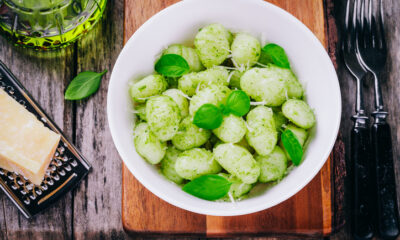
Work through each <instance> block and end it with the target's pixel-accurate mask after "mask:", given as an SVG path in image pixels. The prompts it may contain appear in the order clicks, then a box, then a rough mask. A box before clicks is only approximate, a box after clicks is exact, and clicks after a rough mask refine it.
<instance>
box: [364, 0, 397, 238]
mask: <svg viewBox="0 0 400 240" xmlns="http://www.w3.org/2000/svg"><path fill="white" fill-rule="evenodd" d="M375 5H376V4H374V3H373V2H372V1H371V0H362V3H361V28H360V29H359V32H358V35H359V37H358V41H357V49H358V55H359V58H360V60H361V62H362V64H363V66H364V67H365V68H366V69H367V70H368V71H369V72H371V73H372V75H373V77H374V92H375V94H374V95H375V111H374V112H373V113H372V116H373V117H374V123H373V125H372V129H371V136H372V151H373V159H374V164H376V170H375V181H376V185H375V191H376V192H375V194H376V201H377V227H378V231H379V234H380V235H381V237H383V238H385V239H394V238H395V237H396V236H398V235H399V219H398V207H397V197H396V196H397V195H396V182H395V175H394V170H393V153H392V140H391V133H390V126H389V124H388V123H387V122H386V118H387V115H388V113H387V112H386V111H385V109H384V104H383V99H382V93H381V87H380V81H379V78H380V73H381V71H382V70H383V68H384V66H385V63H386V58H387V46H386V40H385V33H384V25H383V7H382V0H379V1H378V4H377V5H378V6H377V8H374V6H375Z"/></svg>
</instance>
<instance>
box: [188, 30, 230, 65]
mask: <svg viewBox="0 0 400 240" xmlns="http://www.w3.org/2000/svg"><path fill="white" fill-rule="evenodd" d="M229 42H230V33H229V32H228V30H226V28H225V27H224V26H222V25H221V24H211V25H208V26H206V27H204V28H202V29H200V31H199V32H198V33H197V35H196V37H195V39H194V45H195V47H196V49H197V51H198V54H199V57H200V60H201V62H202V64H203V65H204V66H205V67H206V68H210V67H213V66H217V65H220V64H221V63H223V62H224V61H225V59H226V58H227V57H228V55H229V49H230V43H229Z"/></svg>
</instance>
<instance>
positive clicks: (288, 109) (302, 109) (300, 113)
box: [282, 99, 315, 129]
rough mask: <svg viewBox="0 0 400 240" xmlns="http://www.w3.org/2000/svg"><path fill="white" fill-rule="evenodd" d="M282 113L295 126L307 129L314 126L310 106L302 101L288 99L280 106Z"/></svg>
mask: <svg viewBox="0 0 400 240" xmlns="http://www.w3.org/2000/svg"><path fill="white" fill-rule="evenodd" d="M282 112H283V115H285V117H287V118H288V119H289V120H290V121H291V122H293V123H294V124H296V125H297V126H299V127H301V128H304V129H308V128H311V127H313V126H314V124H315V115H314V112H313V111H312V110H311V108H310V106H308V104H307V103H306V102H304V101H302V100H297V99H289V100H288V101H286V102H285V103H284V104H283V106H282Z"/></svg>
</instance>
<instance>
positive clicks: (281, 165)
mask: <svg viewBox="0 0 400 240" xmlns="http://www.w3.org/2000/svg"><path fill="white" fill-rule="evenodd" d="M256 161H257V162H258V164H259V165H260V167H261V173H260V177H259V178H258V181H260V182H271V181H276V180H280V179H282V178H283V176H284V175H285V172H286V169H287V158H286V155H285V153H284V152H283V150H282V149H281V148H280V147H278V146H275V148H274V150H273V151H272V152H271V153H270V154H269V155H267V156H261V155H258V156H257V157H256Z"/></svg>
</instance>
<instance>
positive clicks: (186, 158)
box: [175, 148, 221, 180]
mask: <svg viewBox="0 0 400 240" xmlns="http://www.w3.org/2000/svg"><path fill="white" fill-rule="evenodd" d="M175 170H176V172H177V173H178V175H179V176H181V177H182V178H184V179H189V180H193V179H195V178H197V177H200V176H202V175H206V174H212V173H219V172H220V171H221V166H220V165H219V164H218V163H217V162H216V161H215V160H214V156H213V154H212V153H211V152H210V151H207V150H205V149H203V148H193V149H190V150H186V151H184V152H182V153H181V154H179V156H178V158H177V159H176V163H175Z"/></svg>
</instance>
